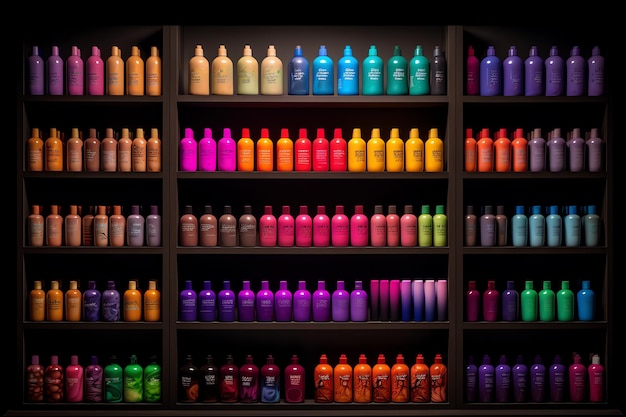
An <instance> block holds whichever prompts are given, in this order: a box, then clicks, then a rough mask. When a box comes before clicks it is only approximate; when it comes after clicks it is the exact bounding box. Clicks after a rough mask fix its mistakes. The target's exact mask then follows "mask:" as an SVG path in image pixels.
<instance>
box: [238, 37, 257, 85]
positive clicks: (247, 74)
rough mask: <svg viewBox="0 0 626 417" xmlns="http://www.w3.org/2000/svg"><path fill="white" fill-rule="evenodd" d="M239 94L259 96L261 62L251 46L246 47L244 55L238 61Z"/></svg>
mask: <svg viewBox="0 0 626 417" xmlns="http://www.w3.org/2000/svg"><path fill="white" fill-rule="evenodd" d="M237 94H241V95H258V94H259V62H258V61H257V60H256V58H255V57H254V56H253V55H252V47H251V46H250V45H249V44H246V45H244V47H243V55H242V56H241V58H239V59H238V60H237Z"/></svg>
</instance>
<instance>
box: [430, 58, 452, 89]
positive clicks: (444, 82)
mask: <svg viewBox="0 0 626 417" xmlns="http://www.w3.org/2000/svg"><path fill="white" fill-rule="evenodd" d="M429 75H430V94H432V95H434V96H443V95H446V94H448V63H447V61H446V54H445V53H444V51H443V48H442V47H441V46H435V48H434V50H433V57H432V59H431V60H430V74H429Z"/></svg>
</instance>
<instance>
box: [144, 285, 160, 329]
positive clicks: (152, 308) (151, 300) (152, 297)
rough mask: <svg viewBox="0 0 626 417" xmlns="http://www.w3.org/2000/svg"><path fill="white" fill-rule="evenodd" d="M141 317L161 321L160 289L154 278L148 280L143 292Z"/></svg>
mask: <svg viewBox="0 0 626 417" xmlns="http://www.w3.org/2000/svg"><path fill="white" fill-rule="evenodd" d="M143 319H144V321H148V322H155V321H161V291H159V290H158V289H157V282H156V280H150V281H148V289H147V290H146V292H145V293H144V294H143Z"/></svg>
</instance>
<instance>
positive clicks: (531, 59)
mask: <svg viewBox="0 0 626 417" xmlns="http://www.w3.org/2000/svg"><path fill="white" fill-rule="evenodd" d="M543 80H544V62H543V58H541V57H540V56H539V53H538V51H537V47H536V46H535V45H533V46H531V47H530V51H529V52H528V58H526V60H525V61H524V95H525V96H533V97H535V96H542V95H544V91H545V87H544V81H543Z"/></svg>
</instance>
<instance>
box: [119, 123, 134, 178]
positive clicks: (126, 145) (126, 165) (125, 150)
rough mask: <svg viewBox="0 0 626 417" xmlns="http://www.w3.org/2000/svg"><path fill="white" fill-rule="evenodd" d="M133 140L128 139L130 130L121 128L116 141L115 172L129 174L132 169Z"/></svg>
mask: <svg viewBox="0 0 626 417" xmlns="http://www.w3.org/2000/svg"><path fill="white" fill-rule="evenodd" d="M132 153H133V140H132V139H131V138H130V130H129V129H128V128H127V127H124V128H122V134H121V136H120V138H119V140H118V141H117V170H118V171H119V172H131V171H132V167H133V157H132Z"/></svg>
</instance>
